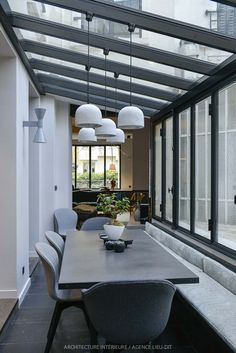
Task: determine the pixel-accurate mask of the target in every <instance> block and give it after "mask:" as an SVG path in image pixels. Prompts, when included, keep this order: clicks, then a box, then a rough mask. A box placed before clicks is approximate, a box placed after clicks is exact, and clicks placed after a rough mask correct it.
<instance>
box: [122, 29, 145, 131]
mask: <svg viewBox="0 0 236 353" xmlns="http://www.w3.org/2000/svg"><path fill="white" fill-rule="evenodd" d="M128 30H129V33H130V106H128V107H124V108H122V109H121V110H120V112H119V115H118V124H117V125H118V127H119V128H121V129H142V128H143V127H144V115H143V112H142V110H141V109H139V108H138V107H134V106H132V34H133V32H134V30H135V25H133V24H130V25H129V28H128Z"/></svg>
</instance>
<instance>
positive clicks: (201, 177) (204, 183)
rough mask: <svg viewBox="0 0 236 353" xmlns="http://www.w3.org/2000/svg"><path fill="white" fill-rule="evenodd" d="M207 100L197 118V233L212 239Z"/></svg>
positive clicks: (208, 102)
mask: <svg viewBox="0 0 236 353" xmlns="http://www.w3.org/2000/svg"><path fill="white" fill-rule="evenodd" d="M210 103H211V99H210V98H207V99H205V100H203V101H201V102H199V103H198V104H196V116H195V123H196V126H195V129H196V133H195V141H196V147H195V151H196V154H195V161H196V165H195V180H196V184H195V195H196V196H195V197H196V198H195V212H196V219H195V232H196V233H197V234H199V235H202V236H204V237H206V238H210V232H209V229H208V228H209V226H208V222H209V219H210V218H211V216H210V215H211V116H210V115H209V104H210Z"/></svg>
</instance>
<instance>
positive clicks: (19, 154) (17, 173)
mask: <svg viewBox="0 0 236 353" xmlns="http://www.w3.org/2000/svg"><path fill="white" fill-rule="evenodd" d="M0 77H1V81H0V106H1V119H0V165H1V173H0V195H1V198H0V224H1V228H0V240H1V247H0V279H1V280H0V297H2V298H4V297H8V298H17V297H18V298H19V297H21V296H22V295H23V293H24V291H25V290H26V288H27V287H28V286H29V266H28V252H29V238H28V237H29V219H28V215H29V212H28V210H29V208H28V207H29V205H28V134H27V133H25V130H24V129H23V121H24V120H28V94H29V92H28V88H29V83H28V78H27V74H26V72H25V69H24V68H23V66H22V64H21V62H20V61H19V60H18V59H17V58H12V57H6V58H1V59H0ZM23 269H24V273H23V272H22V271H23Z"/></svg>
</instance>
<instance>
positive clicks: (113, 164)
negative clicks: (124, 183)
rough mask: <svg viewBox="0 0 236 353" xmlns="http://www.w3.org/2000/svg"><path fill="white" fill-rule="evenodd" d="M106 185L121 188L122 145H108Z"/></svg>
mask: <svg viewBox="0 0 236 353" xmlns="http://www.w3.org/2000/svg"><path fill="white" fill-rule="evenodd" d="M106 186H107V187H108V188H111V189H116V188H118V189H119V188H120V147H119V146H106Z"/></svg>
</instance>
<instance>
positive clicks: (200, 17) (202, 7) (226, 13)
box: [105, 0, 236, 37]
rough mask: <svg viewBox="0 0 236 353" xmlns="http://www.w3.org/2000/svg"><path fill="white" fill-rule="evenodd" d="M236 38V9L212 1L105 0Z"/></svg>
mask: <svg viewBox="0 0 236 353" xmlns="http://www.w3.org/2000/svg"><path fill="white" fill-rule="evenodd" d="M105 2H109V3H112V2H113V3H115V4H118V5H121V6H125V7H131V8H134V9H139V10H142V11H145V12H149V13H150V14H155V15H160V16H164V17H167V18H171V19H174V20H178V21H182V22H185V23H188V24H191V25H195V26H199V27H203V28H207V29H210V30H212V31H218V32H220V33H222V34H226V35H228V36H232V37H236V8H235V7H233V6H228V5H223V4H219V3H217V2H216V1H212V0H201V1H200V0H178V1H173V0H165V1H163V0H148V1H147V0H105Z"/></svg>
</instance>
